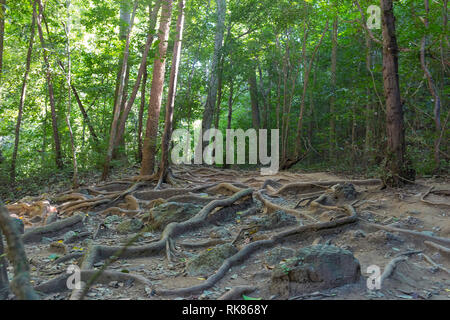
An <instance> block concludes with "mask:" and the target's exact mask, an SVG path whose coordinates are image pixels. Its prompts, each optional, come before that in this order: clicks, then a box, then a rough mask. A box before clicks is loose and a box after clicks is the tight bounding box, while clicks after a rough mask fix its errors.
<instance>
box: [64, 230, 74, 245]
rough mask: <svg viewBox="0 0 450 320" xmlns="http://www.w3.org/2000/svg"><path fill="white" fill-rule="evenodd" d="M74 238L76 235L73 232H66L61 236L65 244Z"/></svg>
mask: <svg viewBox="0 0 450 320" xmlns="http://www.w3.org/2000/svg"><path fill="white" fill-rule="evenodd" d="M76 236H77V233H76V232H75V231H68V232H66V233H65V234H64V236H63V239H64V242H65V243H67V242H68V241H69V240H70V239H72V238H74V237H76Z"/></svg>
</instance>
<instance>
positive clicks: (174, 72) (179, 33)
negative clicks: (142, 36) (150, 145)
mask: <svg viewBox="0 0 450 320" xmlns="http://www.w3.org/2000/svg"><path fill="white" fill-rule="evenodd" d="M184 6H185V0H178V20H177V27H176V36H175V37H176V38H175V43H174V46H173V57H172V69H171V71H170V80H169V92H168V94H167V103H166V119H165V122H164V124H165V125H164V133H163V136H162V142H161V146H162V150H161V164H160V168H159V181H158V184H157V186H156V188H160V186H161V184H162V183H163V181H164V180H166V179H167V175H168V169H169V146H170V140H171V137H172V129H173V109H174V104H175V97H176V93H177V80H178V70H179V67H180V59H181V45H182V41H183V29H184Z"/></svg>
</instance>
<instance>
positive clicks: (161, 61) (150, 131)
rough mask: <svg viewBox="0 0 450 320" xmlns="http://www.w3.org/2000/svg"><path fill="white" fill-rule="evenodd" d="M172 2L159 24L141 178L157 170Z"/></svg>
mask: <svg viewBox="0 0 450 320" xmlns="http://www.w3.org/2000/svg"><path fill="white" fill-rule="evenodd" d="M172 3H173V1H172V0H163V1H162V8H161V10H162V11H161V19H160V23H159V32H158V39H159V47H158V50H159V52H158V57H157V58H156V59H155V61H154V63H153V77H152V87H151V93H150V102H149V106H148V118H147V126H146V133H145V139H144V145H143V148H142V164H141V172H140V175H141V176H149V175H152V174H153V170H154V169H155V153H156V143H157V137H158V123H159V114H160V111H161V101H162V94H163V87H164V75H165V66H166V52H167V45H168V43H167V41H168V39H169V29H170V21H171V19H172Z"/></svg>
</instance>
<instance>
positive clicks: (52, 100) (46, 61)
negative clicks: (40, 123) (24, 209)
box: [33, 0, 63, 169]
mask: <svg viewBox="0 0 450 320" xmlns="http://www.w3.org/2000/svg"><path fill="white" fill-rule="evenodd" d="M38 5H39V14H38V13H37V12H36V8H33V14H34V16H35V19H36V23H37V26H38V33H39V38H40V41H41V46H42V48H43V49H45V48H46V45H45V39H44V34H43V32H42V17H43V11H44V8H43V6H42V1H41V0H38ZM42 55H43V57H44V64H45V71H46V79H47V86H48V95H49V99H50V109H51V114H52V128H53V140H54V143H55V161H56V166H57V167H58V169H62V168H63V161H62V155H61V142H60V139H59V132H58V120H57V115H56V105H55V96H54V93H53V82H52V73H51V69H50V62H49V59H48V54H47V50H43V51H42Z"/></svg>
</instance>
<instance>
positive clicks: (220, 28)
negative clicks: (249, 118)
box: [197, 0, 227, 147]
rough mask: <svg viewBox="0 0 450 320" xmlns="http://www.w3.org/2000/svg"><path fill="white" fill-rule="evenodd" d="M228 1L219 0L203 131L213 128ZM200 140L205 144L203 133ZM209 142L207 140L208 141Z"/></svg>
mask: <svg viewBox="0 0 450 320" xmlns="http://www.w3.org/2000/svg"><path fill="white" fill-rule="evenodd" d="M226 9H227V3H226V0H217V24H216V35H215V39H214V54H213V59H212V64H211V75H210V78H209V85H208V96H207V98H206V104H205V110H204V112H203V121H202V133H204V132H205V131H206V130H208V129H210V128H211V125H212V120H213V115H214V109H215V106H216V100H217V89H218V85H219V61H220V51H221V49H222V42H223V35H224V31H225V15H226ZM199 139H200V141H199V143H198V144H197V146H198V147H201V146H203V144H205V142H204V141H203V137H202V135H200V137H199ZM206 144H207V142H206Z"/></svg>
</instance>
